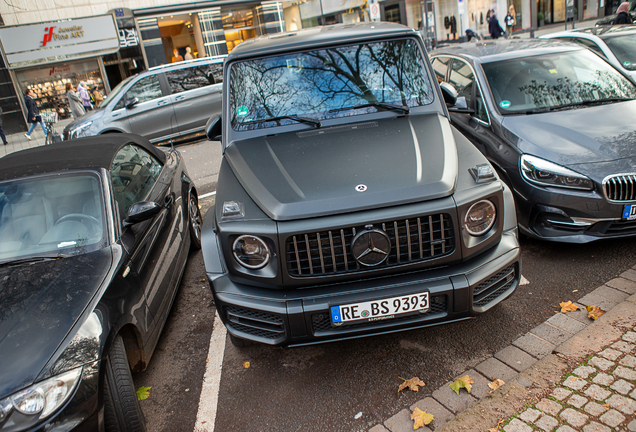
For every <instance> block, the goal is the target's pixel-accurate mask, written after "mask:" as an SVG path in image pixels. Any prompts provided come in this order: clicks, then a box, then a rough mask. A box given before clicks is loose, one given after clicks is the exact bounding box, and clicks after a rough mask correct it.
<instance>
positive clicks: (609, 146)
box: [503, 101, 636, 166]
mask: <svg viewBox="0 0 636 432" xmlns="http://www.w3.org/2000/svg"><path fill="white" fill-rule="evenodd" d="M634 118H636V101H629V102H620V103H613V104H608V105H600V106H593V107H588V108H580V109H571V110H567V111H554V112H549V113H543V114H532V115H519V116H507V117H505V118H504V120H503V126H504V128H505V129H507V130H508V132H509V133H511V134H512V135H513V137H512V140H513V144H516V145H517V146H518V147H519V149H520V150H521V151H522V152H524V153H529V154H533V155H535V156H539V157H542V158H545V159H548V160H551V161H553V162H556V163H558V164H560V165H567V166H572V165H576V164H582V163H588V162H606V161H611V160H618V159H623V158H627V157H633V156H634V151H635V149H636V124H635V123H634V121H633V120H632V119H634ZM514 141H517V142H514Z"/></svg>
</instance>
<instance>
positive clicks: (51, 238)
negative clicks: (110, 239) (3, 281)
mask: <svg viewBox="0 0 636 432" xmlns="http://www.w3.org/2000/svg"><path fill="white" fill-rule="evenodd" d="M103 208H104V205H103V201H102V193H101V187H100V181H99V178H98V177H97V175H91V174H87V173H81V174H79V173H76V174H72V173H66V174H55V175H51V176H38V177H37V178H21V179H19V180H10V181H4V182H0V215H1V217H0V238H1V239H2V242H0V262H1V261H7V260H13V259H20V258H24V257H37V256H40V257H41V256H47V257H54V256H56V255H57V254H61V255H64V256H66V255H80V254H84V253H87V252H91V251H94V250H96V249H100V248H102V247H104V245H105V235H104V234H105V233H106V228H105V226H104V215H103Z"/></svg>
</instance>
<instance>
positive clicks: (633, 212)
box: [623, 204, 636, 220]
mask: <svg viewBox="0 0 636 432" xmlns="http://www.w3.org/2000/svg"><path fill="white" fill-rule="evenodd" d="M623 219H624V220H634V219H636V204H626V205H625V207H623Z"/></svg>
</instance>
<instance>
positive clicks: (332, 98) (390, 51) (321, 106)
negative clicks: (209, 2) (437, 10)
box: [229, 39, 434, 131]
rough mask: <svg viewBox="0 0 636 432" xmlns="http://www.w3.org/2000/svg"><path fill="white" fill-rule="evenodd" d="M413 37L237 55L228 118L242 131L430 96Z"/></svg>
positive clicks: (399, 106) (402, 108)
mask: <svg viewBox="0 0 636 432" xmlns="http://www.w3.org/2000/svg"><path fill="white" fill-rule="evenodd" d="M425 65H426V62H425V60H424V56H423V53H422V50H421V48H420V45H419V44H418V43H417V41H415V40H414V39H403V40H394V41H383V42H372V43H366V44H359V45H349V46H343V47H334V48H326V49H317V50H311V51H305V52H300V53H293V54H284V55H280V56H270V57H266V58H262V59H256V60H247V61H242V62H237V63H234V64H233V65H232V66H231V69H230V98H229V99H230V104H229V105H230V119H231V123H232V128H233V129H234V130H237V131H244V130H252V129H259V128H267V127H274V126H280V125H290V124H297V123H306V124H308V125H310V126H313V127H319V126H320V120H326V119H332V118H337V117H345V116H351V115H361V114H366V113H373V112H377V111H385V110H396V111H397V112H401V113H404V114H407V113H408V112H409V110H410V108H412V107H418V106H422V105H428V104H430V103H431V102H432V101H433V99H434V96H433V87H432V85H431V80H430V79H429V76H428V73H427V69H426V68H425Z"/></svg>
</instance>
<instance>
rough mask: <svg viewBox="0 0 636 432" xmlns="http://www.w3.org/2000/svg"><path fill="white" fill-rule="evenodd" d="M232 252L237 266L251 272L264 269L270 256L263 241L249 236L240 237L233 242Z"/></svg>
mask: <svg viewBox="0 0 636 432" xmlns="http://www.w3.org/2000/svg"><path fill="white" fill-rule="evenodd" d="M232 252H233V253H234V258H236V261H238V263H239V264H241V265H242V266H243V267H245V268H248V269H253V270H256V269H260V268H263V267H265V266H266V265H267V263H268V262H269V258H270V255H271V254H270V251H269V247H267V244H266V243H265V242H264V241H263V239H261V238H260V237H256V236H251V235H242V236H240V237H239V238H237V239H236V240H234V245H233V246H232Z"/></svg>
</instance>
